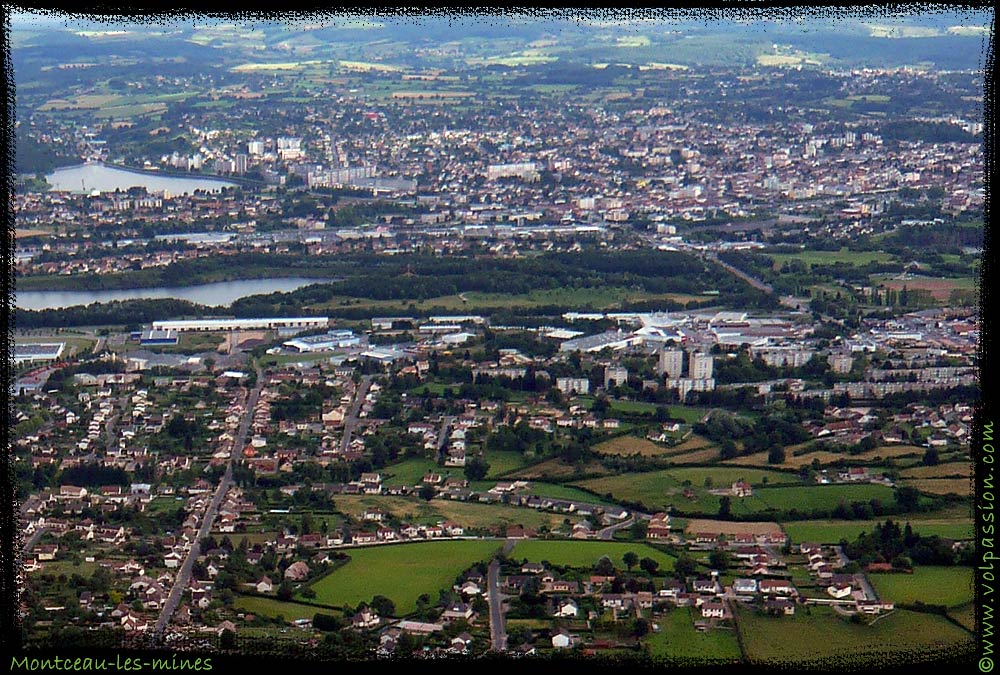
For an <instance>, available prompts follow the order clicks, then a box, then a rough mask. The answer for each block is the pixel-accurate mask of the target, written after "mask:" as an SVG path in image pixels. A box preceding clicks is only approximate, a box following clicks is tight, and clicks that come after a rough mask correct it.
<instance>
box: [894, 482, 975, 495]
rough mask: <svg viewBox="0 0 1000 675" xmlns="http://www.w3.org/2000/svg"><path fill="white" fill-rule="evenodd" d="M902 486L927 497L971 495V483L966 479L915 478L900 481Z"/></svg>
mask: <svg viewBox="0 0 1000 675" xmlns="http://www.w3.org/2000/svg"><path fill="white" fill-rule="evenodd" d="M901 483H902V484H903V485H909V486H910V487H915V488H916V489H918V490H920V491H921V492H925V493H927V494H929V495H960V496H963V497H968V496H970V495H971V494H972V483H970V482H969V479H968V478H916V479H908V480H904V481H901Z"/></svg>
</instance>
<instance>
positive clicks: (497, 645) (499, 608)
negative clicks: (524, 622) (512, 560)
mask: <svg viewBox="0 0 1000 675" xmlns="http://www.w3.org/2000/svg"><path fill="white" fill-rule="evenodd" d="M515 543H517V542H515V541H514V540H512V539H508V540H506V541H505V542H504V545H503V555H504V556H506V555H508V554H509V553H510V552H511V551H512V550H513V549H514V544H515ZM486 577H487V585H488V594H487V597H486V600H487V602H488V603H489V606H490V645H491V649H492V650H493V651H495V652H502V651H506V650H507V628H506V626H505V625H504V618H503V595H501V593H500V560H499V558H494V559H493V562H491V563H490V566H489V569H488V571H487V575H486Z"/></svg>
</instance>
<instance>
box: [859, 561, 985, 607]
mask: <svg viewBox="0 0 1000 675" xmlns="http://www.w3.org/2000/svg"><path fill="white" fill-rule="evenodd" d="M868 579H869V580H870V581H871V582H872V585H873V586H875V591H876V592H877V593H878V596H879V598H881V599H882V600H887V601H889V602H896V603H912V602H916V601H917V600H920V601H921V602H925V603H927V604H929V605H944V606H946V607H958V606H960V605H964V604H965V603H967V602H970V601H971V600H972V598H973V590H972V569H971V568H969V567H917V568H915V569H914V570H913V574H869V575H868Z"/></svg>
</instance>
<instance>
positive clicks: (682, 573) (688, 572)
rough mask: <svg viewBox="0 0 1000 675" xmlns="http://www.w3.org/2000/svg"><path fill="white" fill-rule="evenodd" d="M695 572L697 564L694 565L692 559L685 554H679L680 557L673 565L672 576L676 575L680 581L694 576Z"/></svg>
mask: <svg viewBox="0 0 1000 675" xmlns="http://www.w3.org/2000/svg"><path fill="white" fill-rule="evenodd" d="M697 571H698V563H696V562H695V561H694V558H692V557H691V556H689V555H688V554H687V553H681V554H680V556H678V558H677V561H676V562H675V563H674V574H676V575H677V576H678V577H679V578H680V579H684V578H686V577H690V576H694V574H695V572H697Z"/></svg>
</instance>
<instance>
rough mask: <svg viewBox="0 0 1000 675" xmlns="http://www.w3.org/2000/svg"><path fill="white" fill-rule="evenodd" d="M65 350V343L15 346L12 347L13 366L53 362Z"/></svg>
mask: <svg viewBox="0 0 1000 675" xmlns="http://www.w3.org/2000/svg"><path fill="white" fill-rule="evenodd" d="M65 348H66V343H65V342H47V343H43V344H28V345H16V346H15V347H14V364H15V365H20V364H22V363H38V362H42V361H55V360H56V359H58V358H59V357H60V356H61V355H62V353H63V349H65Z"/></svg>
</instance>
